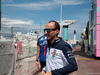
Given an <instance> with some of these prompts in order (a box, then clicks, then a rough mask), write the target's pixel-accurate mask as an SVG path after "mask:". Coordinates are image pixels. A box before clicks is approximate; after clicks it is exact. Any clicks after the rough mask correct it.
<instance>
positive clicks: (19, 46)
mask: <svg viewBox="0 0 100 75" xmlns="http://www.w3.org/2000/svg"><path fill="white" fill-rule="evenodd" d="M16 42H17V47H16V49H17V67H18V68H19V67H20V66H21V65H20V60H19V58H21V50H22V43H21V42H20V41H19V40H18V39H17V40H16Z"/></svg>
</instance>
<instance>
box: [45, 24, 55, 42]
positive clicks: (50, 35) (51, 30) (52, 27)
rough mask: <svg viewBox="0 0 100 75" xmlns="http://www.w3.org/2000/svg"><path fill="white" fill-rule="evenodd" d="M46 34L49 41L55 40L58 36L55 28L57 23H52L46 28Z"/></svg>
mask: <svg viewBox="0 0 100 75" xmlns="http://www.w3.org/2000/svg"><path fill="white" fill-rule="evenodd" d="M45 29H47V30H45V34H46V36H47V39H48V40H52V39H54V37H55V36H56V34H57V32H56V28H55V22H50V23H48V24H47V25H46V26H45Z"/></svg>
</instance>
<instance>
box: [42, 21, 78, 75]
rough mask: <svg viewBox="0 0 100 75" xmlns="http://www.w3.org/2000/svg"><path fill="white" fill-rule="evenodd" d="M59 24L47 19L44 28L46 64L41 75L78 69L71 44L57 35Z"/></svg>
mask: <svg viewBox="0 0 100 75" xmlns="http://www.w3.org/2000/svg"><path fill="white" fill-rule="evenodd" d="M59 31H60V25H59V23H58V22H56V21H49V22H48V23H47V24H46V26H45V29H44V32H45V35H46V36H47V40H48V49H47V56H46V66H45V67H44V68H43V70H42V72H41V75H68V74H69V73H71V72H74V71H76V70H77V69H78V67H77V63H76V60H75V57H74V55H73V53H72V48H71V46H70V45H69V44H68V43H67V42H65V41H64V40H63V39H62V38H61V37H58V34H59Z"/></svg>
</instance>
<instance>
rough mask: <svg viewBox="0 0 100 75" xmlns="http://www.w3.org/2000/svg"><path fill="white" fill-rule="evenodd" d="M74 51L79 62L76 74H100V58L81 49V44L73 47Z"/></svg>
mask: <svg viewBox="0 0 100 75" xmlns="http://www.w3.org/2000/svg"><path fill="white" fill-rule="evenodd" d="M73 53H74V55H75V58H76V61H77V64H78V71H77V72H76V73H75V75H100V58H96V57H95V56H93V55H89V54H86V53H85V52H83V51H81V46H80V45H77V46H76V47H74V48H73Z"/></svg>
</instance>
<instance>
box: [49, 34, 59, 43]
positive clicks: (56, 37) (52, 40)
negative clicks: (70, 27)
mask: <svg viewBox="0 0 100 75" xmlns="http://www.w3.org/2000/svg"><path fill="white" fill-rule="evenodd" d="M56 39H59V37H58V36H55V37H54V38H53V39H51V40H50V44H52V43H53V42H54V40H56Z"/></svg>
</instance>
